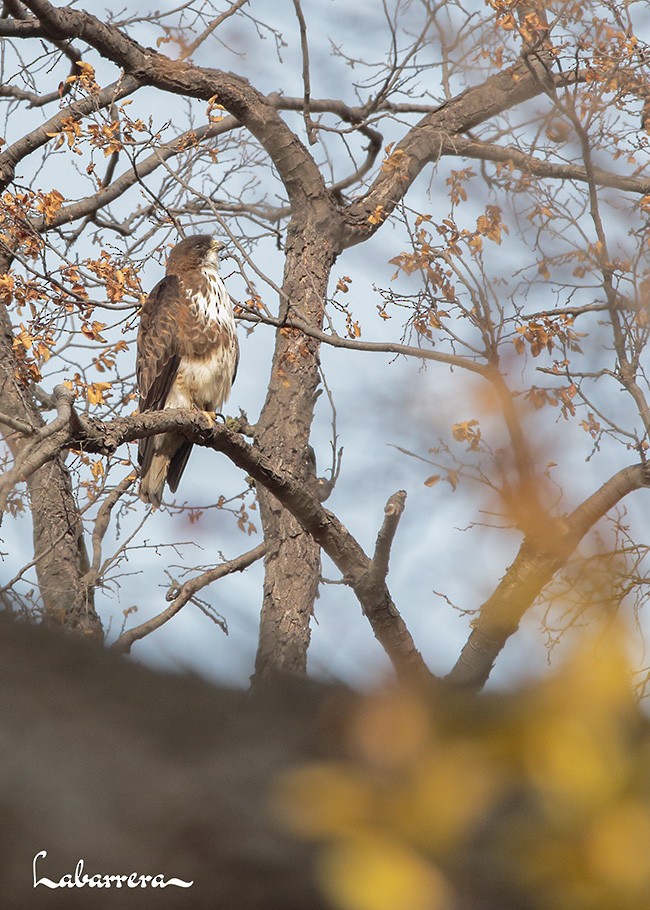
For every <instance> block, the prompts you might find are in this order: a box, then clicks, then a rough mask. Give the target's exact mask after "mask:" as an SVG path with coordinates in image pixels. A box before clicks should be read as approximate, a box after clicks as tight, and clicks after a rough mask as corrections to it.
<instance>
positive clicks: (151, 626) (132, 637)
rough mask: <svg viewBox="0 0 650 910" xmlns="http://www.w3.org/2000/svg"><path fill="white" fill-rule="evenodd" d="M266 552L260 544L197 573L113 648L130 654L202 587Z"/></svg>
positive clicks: (123, 634) (247, 564)
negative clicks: (160, 608) (134, 644)
mask: <svg viewBox="0 0 650 910" xmlns="http://www.w3.org/2000/svg"><path fill="white" fill-rule="evenodd" d="M265 552H266V544H265V543H261V544H258V546H256V547H254V548H253V549H252V550H249V551H248V552H247V553H242V555H241V556H237V557H236V558H235V559H230V560H228V561H227V562H222V563H221V564H220V565H218V566H215V567H214V568H213V569H209V570H208V571H207V572H203V573H202V574H201V575H197V576H196V578H191V579H190V580H189V581H186V582H185V584H183V585H181V586H180V588H177V589H176V593H175V596H174V599H173V601H172V602H171V603H170V605H169V606H168V607H166V608H165V609H164V610H163V611H162V612H161V613H158V615H157V616H153V617H152V618H151V619H148V620H147V621H146V622H143V623H140V625H139V626H135V628H133V629H127V630H126V631H125V632H122V634H121V635H120V637H119V638H118V639H117V641H116V642H114V644H113V645H112V648H113V650H115V651H119V652H120V653H121V654H128V653H129V652H130V650H131V647H132V646H133V643H134V642H136V641H139V640H140V639H142V638H144V637H145V636H147V635H150V634H151V632H154V631H155V630H156V629H159V628H160V627H161V626H163V625H164V624H165V623H166V622H168V621H169V620H170V619H172V617H174V616H176V614H177V613H178V612H179V611H180V610H181V609H182V608H183V607H184V606H185V604H186V603H187V602H188V601H189V600H191V599H192V598H193V597H194V595H195V594H196V593H197V592H198V591H200V590H201V589H202V588H205V587H206V586H207V585H210V584H212V582H213V581H217V580H218V579H219V578H224V576H226V575H232V574H233V573H234V572H243V571H244V569H247V568H248V567H249V566H251V565H252V564H253V563H254V562H257V560H258V559H261V558H262V557H263V556H264V554H265Z"/></svg>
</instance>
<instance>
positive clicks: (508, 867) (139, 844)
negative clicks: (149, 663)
mask: <svg viewBox="0 0 650 910" xmlns="http://www.w3.org/2000/svg"><path fill="white" fill-rule="evenodd" d="M0 633H1V635H0V679H1V682H2V698H1V700H0V771H1V773H0V825H1V829H0V833H1V845H2V848H1V850H0V906H2V907H3V908H39V907H48V908H49V907H61V908H75V907H84V908H90V910H93V908H113V907H116V908H117V907H120V908H121V907H127V908H129V907H138V908H139V907H147V908H157V907H163V908H172V907H173V908H183V907H188V908H194V907H197V908H201V907H206V908H207V907H211V908H214V910H222V908H223V910H272V908H273V910H275V908H277V910H319V908H326V907H334V908H341V910H565V908H566V910H583V908H584V910H614V908H616V910H647V908H648V907H650V737H649V736H648V724H647V722H646V719H645V718H644V716H643V714H642V712H640V711H639V709H638V707H637V705H636V703H635V700H634V699H633V697H632V693H631V690H630V688H629V673H628V670H627V665H626V662H625V657H624V647H623V646H619V643H618V642H617V641H616V636H615V635H611V636H609V637H606V638H605V639H601V642H600V645H599V646H598V647H595V646H593V643H592V644H589V645H586V646H585V647H583V648H582V649H581V650H579V651H578V652H577V653H576V654H575V655H574V657H573V659H571V660H570V661H568V662H567V663H566V665H565V666H564V668H563V669H562V670H560V671H559V672H555V673H554V674H552V675H551V677H550V678H549V679H548V680H547V681H545V682H544V683H541V684H537V685H535V686H531V687H530V688H529V689H528V690H526V691H525V692H520V693H518V694H515V695H509V696H494V695H492V696H479V697H476V696H470V695H463V694H458V693H456V694H453V693H450V692H444V691H443V690H439V691H434V690H433V689H432V690H431V691H429V692H422V691H421V690H417V691H409V690H404V689H398V688H396V687H389V686H387V687H384V689H382V690H381V691H379V692H377V693H376V694H374V695H368V696H363V697H362V696H359V695H356V694H353V693H350V692H347V691H345V690H342V689H335V688H333V687H332V688H327V687H325V686H320V685H316V684H313V683H310V682H308V681H305V680H300V679H283V680H277V681H275V682H273V683H272V684H271V683H269V684H268V685H267V686H266V688H265V689H264V690H262V691H259V692H256V693H255V694H254V695H250V694H247V693H243V692H239V691H230V690H225V689H216V688H214V687H212V686H210V685H209V684H208V683H206V682H204V681H202V680H200V679H197V678H194V677H188V676H184V677H183V676H180V677H179V676H168V675H164V674H160V673H156V672H153V671H151V670H148V669H145V668H144V667H141V666H138V665H137V664H134V663H131V662H129V661H127V660H125V659H123V658H119V657H117V656H115V655H113V654H110V653H107V652H105V651H103V650H101V649H99V648H98V647H97V646H93V645H90V644H86V643H84V642H80V641H77V640H73V639H71V638H70V637H66V636H64V635H62V634H61V633H59V632H57V631H56V630H48V629H42V628H41V629H34V628H31V627H28V626H26V625H24V624H22V623H16V622H13V621H11V620H9V619H8V618H6V617H0ZM41 851H47V856H41V857H40V858H39V859H38V860H37V877H39V878H40V877H47V878H49V879H51V880H52V881H55V882H59V881H60V880H61V878H62V877H64V876H66V875H68V876H70V877H71V878H70V879H64V883H65V882H67V881H74V878H75V868H76V867H77V864H78V862H79V860H83V870H81V871H78V873H77V877H78V878H81V879H82V878H83V874H86V875H88V876H94V875H102V876H104V875H120V874H121V875H126V876H128V875H129V874H132V873H137V875H138V876H140V875H150V876H156V875H163V876H164V878H165V880H169V879H171V878H178V879H181V880H184V881H192V882H193V883H194V884H193V885H192V887H191V888H188V889H181V888H178V887H175V886H174V885H169V886H167V887H166V888H160V887H158V888H155V887H152V886H151V883H148V886H147V887H146V888H142V887H137V888H129V887H128V886H127V885H124V884H123V886H122V887H121V888H120V889H118V888H117V887H116V886H115V884H113V885H112V886H111V887H110V888H99V887H93V888H91V887H90V886H88V885H86V886H85V887H82V888H80V887H61V888H57V889H54V890H53V889H48V888H46V887H45V886H44V885H39V886H38V887H37V888H34V886H33V871H32V867H33V860H34V857H35V855H36V854H38V853H40V852H41ZM137 880H139V879H133V881H137Z"/></svg>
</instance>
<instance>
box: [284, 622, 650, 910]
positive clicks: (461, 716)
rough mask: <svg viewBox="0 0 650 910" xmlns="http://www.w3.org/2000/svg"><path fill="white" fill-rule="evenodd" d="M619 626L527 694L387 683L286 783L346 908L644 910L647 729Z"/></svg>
mask: <svg viewBox="0 0 650 910" xmlns="http://www.w3.org/2000/svg"><path fill="white" fill-rule="evenodd" d="M626 652H627V643H626V640H625V637H624V635H623V634H622V633H621V630H620V629H619V628H618V626H616V625H613V626H610V627H609V628H607V630H606V634H603V630H602V629H601V630H600V633H599V634H597V633H596V632H591V633H587V631H585V632H584V638H583V641H582V643H581V645H580V646H579V647H577V648H576V649H575V651H574V653H573V654H572V655H571V657H570V659H568V660H567V661H566V662H565V664H564V665H563V666H562V667H561V668H559V669H558V670H556V671H555V672H554V673H553V674H551V675H550V676H549V677H548V678H546V679H544V680H542V681H539V682H536V683H534V684H530V685H528V686H526V687H525V688H522V689H521V690H520V691H518V692H514V693H510V694H507V695H504V694H498V695H495V694H481V695H472V694H468V693H461V692H454V691H451V690H449V689H447V688H446V687H445V686H444V685H441V686H439V687H436V688H435V689H432V690H430V691H423V690H421V689H409V688H406V687H397V686H395V687H387V688H386V689H384V690H383V691H379V692H376V693H374V694H372V695H367V696H358V697H355V701H354V707H353V710H351V711H349V710H347V709H346V713H345V716H344V720H343V724H342V727H343V730H342V732H340V733H339V734H338V735H339V737H340V741H337V742H336V743H334V744H332V746H333V748H335V750H336V751H337V753H338V754H339V755H340V758H338V759H337V760H330V761H327V762H320V763H316V762H314V763H311V764H309V765H306V766H303V767H300V768H296V769H294V770H292V771H291V772H289V773H288V774H286V775H285V776H284V778H283V779H282V780H281V781H280V783H279V786H278V788H277V792H276V808H277V811H278V813H279V815H280V817H281V818H282V820H283V824H284V825H285V826H287V827H288V828H289V829H290V830H292V831H293V832H294V833H295V834H296V835H298V836H299V837H301V838H306V839H309V840H312V841H314V842H316V843H317V844H318V845H320V847H319V861H318V868H319V871H320V876H321V884H322V888H323V892H324V894H325V895H326V896H327V898H328V900H329V901H330V902H331V905H332V906H333V907H334V908H338V910H402V908H403V910H447V908H449V910H451V908H454V907H463V910H470V908H473V907H478V906H480V907H481V908H488V910H492V908H494V910H501V908H508V910H510V908H514V907H516V908H523V907H525V908H527V910H648V908H649V907H650V761H649V759H650V735H649V734H650V731H649V728H648V722H647V720H646V718H645V717H644V715H643V713H642V712H641V710H640V708H639V706H638V704H637V702H636V700H635V697H634V695H633V692H632V689H631V686H630V674H631V669H630V665H629V663H628V658H627V653H626Z"/></svg>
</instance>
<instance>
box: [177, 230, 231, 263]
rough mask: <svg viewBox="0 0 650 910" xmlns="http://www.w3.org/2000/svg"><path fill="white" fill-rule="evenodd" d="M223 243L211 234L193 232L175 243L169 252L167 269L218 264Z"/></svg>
mask: <svg viewBox="0 0 650 910" xmlns="http://www.w3.org/2000/svg"><path fill="white" fill-rule="evenodd" d="M223 248H224V244H223V243H222V242H221V241H220V240H218V239H217V237H215V236H213V235H212V234H195V235H194V236H193V237H186V238H185V240H181V242H180V243H177V244H176V246H175V247H174V248H173V250H172V251H171V253H170V254H169V258H168V260H167V271H168V272H175V271H182V270H183V269H187V268H199V267H201V266H203V265H205V264H206V263H209V264H210V265H213V266H218V265H219V259H220V256H221V254H222V250H223Z"/></svg>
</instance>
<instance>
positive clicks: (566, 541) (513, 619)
mask: <svg viewBox="0 0 650 910" xmlns="http://www.w3.org/2000/svg"><path fill="white" fill-rule="evenodd" d="M647 487H650V467H649V466H648V465H647V464H644V463H639V464H635V465H630V466H629V467H626V468H623V469H622V470H620V471H618V472H617V473H616V474H614V475H613V476H612V477H611V478H610V479H609V480H608V481H607V482H606V483H604V484H603V485H602V486H601V487H600V488H599V489H598V490H597V491H596V492H595V493H593V494H592V495H591V496H590V497H589V498H588V499H586V500H585V501H584V502H583V503H581V504H580V505H579V506H578V507H577V508H576V509H574V511H573V512H572V513H571V514H570V515H568V516H567V517H566V518H563V519H558V520H557V521H555V522H553V523H552V524H551V525H549V526H548V527H547V529H546V532H545V533H543V534H542V533H539V534H538V535H536V536H532V537H527V538H525V539H524V541H523V543H522V545H521V548H520V550H519V553H518V554H517V557H516V559H515V560H514V562H513V563H512V565H511V566H510V567H509V569H508V571H507V572H506V574H505V576H504V577H503V578H502V579H501V581H500V582H499V584H498V585H497V587H496V589H495V590H494V592H493V594H492V595H491V596H490V597H489V598H488V600H486V601H485V603H484V604H483V606H482V607H481V610H480V612H479V614H478V616H477V618H476V619H475V620H474V622H473V623H472V625H473V629H472V632H471V634H470V637H469V639H468V641H467V643H466V644H465V646H464V648H463V650H462V652H461V654H460V657H459V658H458V661H457V662H456V664H455V666H454V668H453V669H452V670H451V672H450V673H449V674H448V676H447V677H446V679H447V681H448V682H450V683H452V684H453V685H456V686H467V687H469V688H475V689H480V688H481V687H482V686H483V685H484V684H485V682H486V681H487V679H488V677H489V675H490V672H491V670H492V667H493V666H494V662H495V660H496V659H497V657H498V655H499V654H500V652H501V650H502V649H503V647H504V645H505V643H506V641H507V640H508V638H509V637H510V636H511V635H512V634H513V633H514V632H516V631H517V628H518V627H519V623H520V621H521V619H522V617H523V615H524V613H525V612H526V611H527V610H528V608H529V607H530V606H531V605H532V604H533V602H534V601H535V599H536V598H537V597H539V595H540V594H541V593H542V591H543V590H544V587H545V586H546V585H547V584H548V582H549V581H550V580H551V578H552V577H553V576H554V575H555V573H556V572H557V571H558V570H559V569H560V568H562V566H564V565H565V564H566V562H567V560H568V558H569V557H570V556H571V554H572V553H573V551H574V550H575V548H576V547H577V546H578V544H579V543H580V541H581V540H582V539H583V537H584V536H585V535H586V534H587V532H588V531H590V530H591V528H592V527H593V526H594V525H595V524H596V522H597V521H599V520H600V519H601V518H602V517H603V516H604V515H606V514H607V512H609V510H610V509H612V508H613V507H614V506H615V505H616V504H617V503H619V502H621V500H622V499H623V498H624V497H626V496H627V495H629V494H630V493H632V492H634V491H635V490H640V489H643V488H647Z"/></svg>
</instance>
